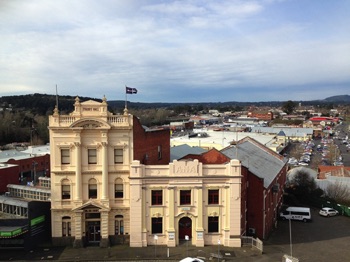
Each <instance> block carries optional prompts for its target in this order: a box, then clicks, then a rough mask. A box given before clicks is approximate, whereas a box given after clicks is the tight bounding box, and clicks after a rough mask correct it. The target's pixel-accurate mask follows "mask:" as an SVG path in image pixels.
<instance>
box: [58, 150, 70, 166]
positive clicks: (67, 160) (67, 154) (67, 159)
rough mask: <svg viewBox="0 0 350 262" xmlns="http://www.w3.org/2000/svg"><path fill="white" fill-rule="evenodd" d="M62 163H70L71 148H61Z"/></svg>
mask: <svg viewBox="0 0 350 262" xmlns="http://www.w3.org/2000/svg"><path fill="white" fill-rule="evenodd" d="M60 152H61V165H70V149H69V148H61V149H60Z"/></svg>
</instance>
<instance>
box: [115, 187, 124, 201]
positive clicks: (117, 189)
mask: <svg viewBox="0 0 350 262" xmlns="http://www.w3.org/2000/svg"><path fill="white" fill-rule="evenodd" d="M114 197H115V198H123V197H124V193H123V184H115V192H114Z"/></svg>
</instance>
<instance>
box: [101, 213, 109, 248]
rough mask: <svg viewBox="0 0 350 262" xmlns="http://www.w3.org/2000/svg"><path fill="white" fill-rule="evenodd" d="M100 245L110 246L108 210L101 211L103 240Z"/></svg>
mask: <svg viewBox="0 0 350 262" xmlns="http://www.w3.org/2000/svg"><path fill="white" fill-rule="evenodd" d="M100 247H109V238H108V211H101V241H100Z"/></svg>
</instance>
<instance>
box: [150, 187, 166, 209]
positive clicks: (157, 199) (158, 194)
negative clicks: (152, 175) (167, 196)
mask: <svg viewBox="0 0 350 262" xmlns="http://www.w3.org/2000/svg"><path fill="white" fill-rule="evenodd" d="M162 204H163V190H152V206H157V205H162Z"/></svg>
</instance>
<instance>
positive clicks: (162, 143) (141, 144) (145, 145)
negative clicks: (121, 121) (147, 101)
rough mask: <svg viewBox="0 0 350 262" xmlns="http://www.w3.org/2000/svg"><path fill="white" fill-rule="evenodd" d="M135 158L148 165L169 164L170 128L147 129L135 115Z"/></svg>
mask: <svg viewBox="0 0 350 262" xmlns="http://www.w3.org/2000/svg"><path fill="white" fill-rule="evenodd" d="M133 124H134V126H133V137H134V141H133V142H134V151H133V153H134V158H133V159H134V160H139V161H140V162H141V163H142V164H147V165H167V164H169V162H170V130H169V129H161V128H159V129H147V128H146V127H144V126H142V125H141V123H140V120H139V119H138V118H137V117H135V116H134V117H133Z"/></svg>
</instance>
